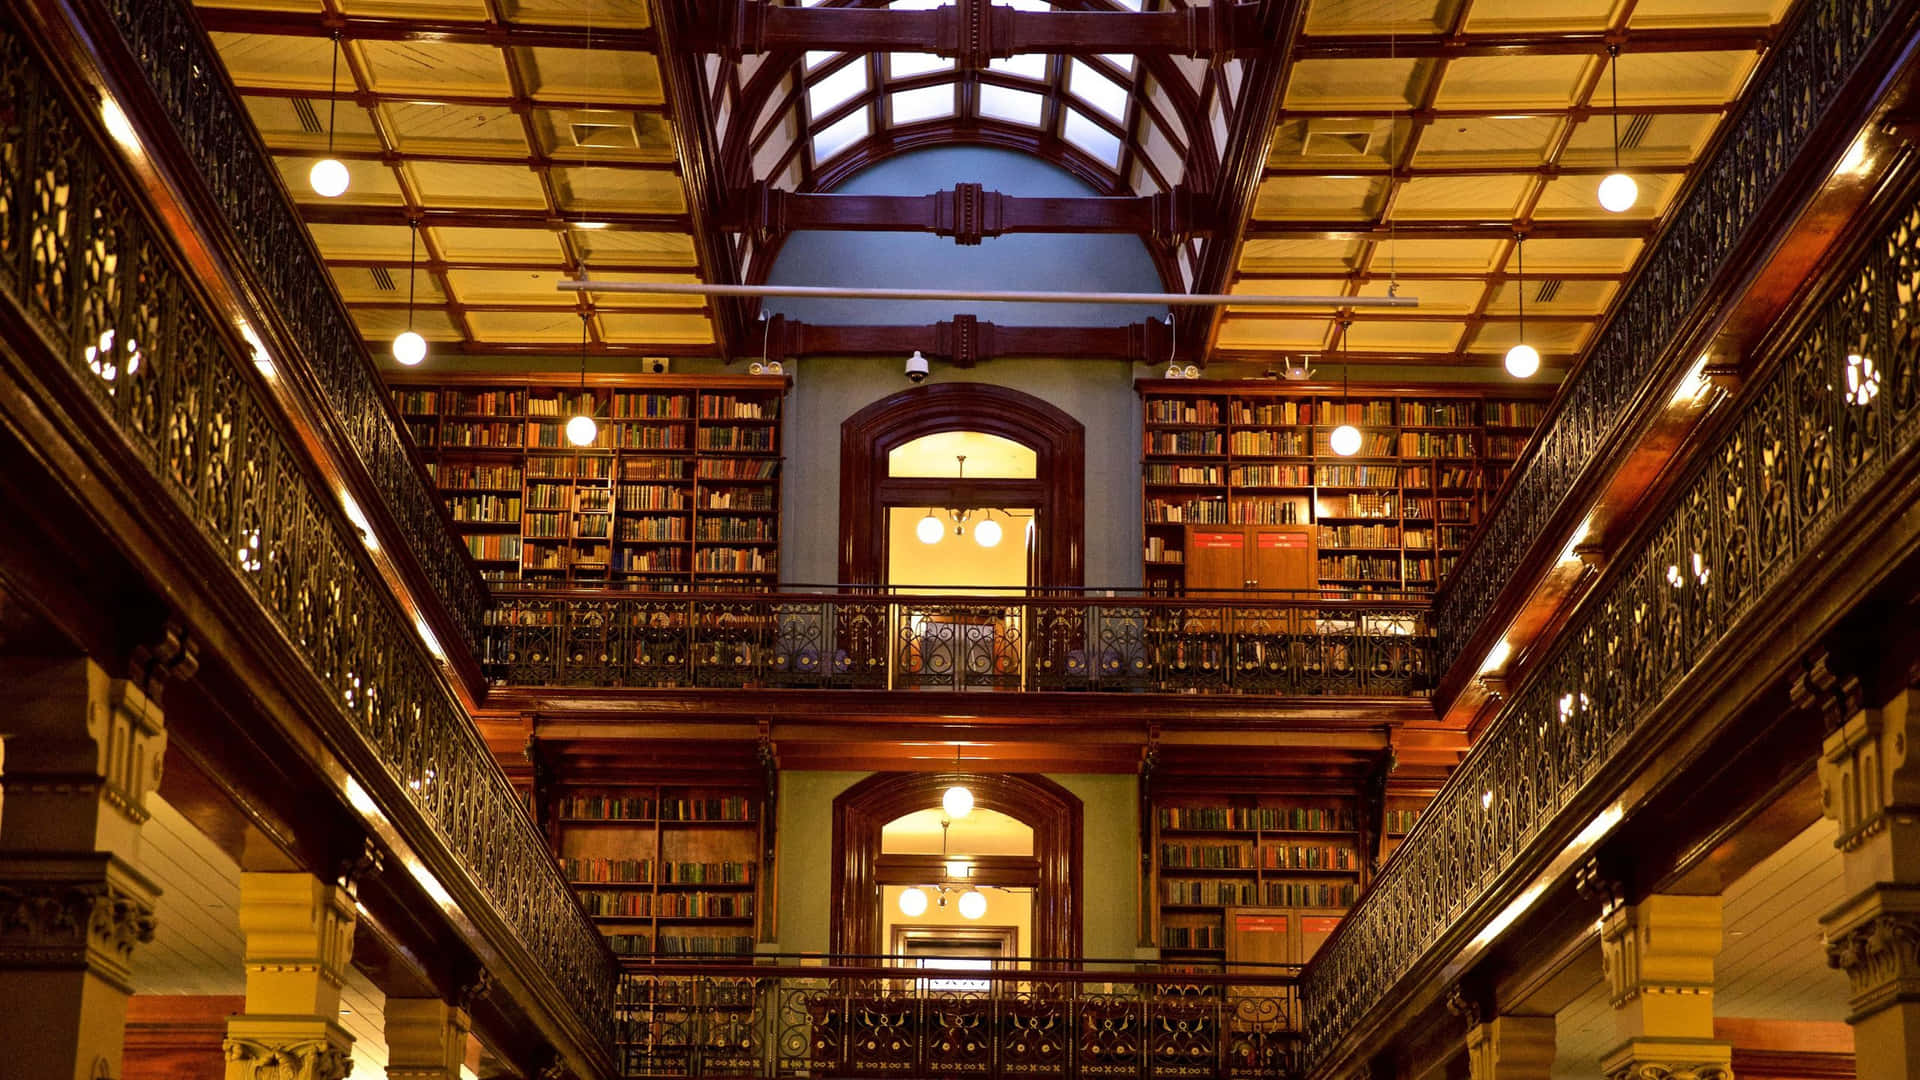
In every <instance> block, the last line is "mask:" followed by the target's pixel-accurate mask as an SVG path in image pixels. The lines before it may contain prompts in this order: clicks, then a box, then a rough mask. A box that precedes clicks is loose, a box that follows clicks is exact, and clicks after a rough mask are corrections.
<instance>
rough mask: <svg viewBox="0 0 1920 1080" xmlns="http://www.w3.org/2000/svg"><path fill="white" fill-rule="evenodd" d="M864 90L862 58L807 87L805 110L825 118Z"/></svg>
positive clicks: (863, 61) (865, 74)
mask: <svg viewBox="0 0 1920 1080" xmlns="http://www.w3.org/2000/svg"><path fill="white" fill-rule="evenodd" d="M866 88H867V62H866V59H865V58H864V57H862V58H858V59H855V60H854V61H853V62H852V63H850V64H848V65H847V66H845V67H843V68H841V69H839V70H838V71H835V72H834V73H833V74H831V75H828V76H826V77H824V78H821V79H819V80H817V81H815V82H814V84H813V85H812V86H809V87H807V109H808V111H809V112H811V113H812V114H813V115H814V116H825V115H826V114H827V113H830V112H832V111H833V110H834V109H836V108H838V107H839V106H841V105H845V104H846V103H847V102H848V101H850V100H852V99H853V97H854V96H855V95H856V94H860V93H862V92H864V91H865V90H866Z"/></svg>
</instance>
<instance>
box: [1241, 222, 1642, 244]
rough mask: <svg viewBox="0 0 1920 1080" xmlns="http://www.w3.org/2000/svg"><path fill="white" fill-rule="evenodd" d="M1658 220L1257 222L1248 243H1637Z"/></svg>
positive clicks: (1250, 230) (1251, 226)
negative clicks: (1518, 238) (1516, 239)
mask: <svg viewBox="0 0 1920 1080" xmlns="http://www.w3.org/2000/svg"><path fill="white" fill-rule="evenodd" d="M1658 227H1659V222H1657V221H1535V222H1513V221H1399V222H1395V223H1393V224H1392V225H1391V226H1389V225H1387V224H1385V223H1379V222H1369V221H1256V222H1253V223H1252V224H1251V225H1249V226H1247V232H1246V235H1247V237H1248V238H1249V239H1255V238H1262V237H1280V236H1284V237H1290V238H1294V239H1303V240H1312V239H1325V240H1346V239H1355V238H1358V239H1363V240H1386V239H1388V238H1390V237H1398V238H1400V239H1402V240H1511V239H1513V236H1514V234H1515V233H1524V234H1525V235H1526V237H1527V239H1529V240H1639V239H1645V238H1647V237H1650V236H1652V235H1653V233H1654V230H1655V229H1656V228H1658Z"/></svg>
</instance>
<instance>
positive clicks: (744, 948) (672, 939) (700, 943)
mask: <svg viewBox="0 0 1920 1080" xmlns="http://www.w3.org/2000/svg"><path fill="white" fill-rule="evenodd" d="M752 951H753V938H752V937H750V936H748V935H745V934H729V935H710V934H661V935H660V951H659V953H658V955H660V956H710V955H714V954H724V953H749V952H752Z"/></svg>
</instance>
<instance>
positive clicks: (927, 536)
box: [913, 510, 947, 544]
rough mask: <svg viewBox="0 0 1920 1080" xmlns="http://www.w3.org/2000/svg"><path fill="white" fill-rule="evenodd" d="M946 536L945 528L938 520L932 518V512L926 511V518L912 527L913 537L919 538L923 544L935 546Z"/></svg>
mask: <svg viewBox="0 0 1920 1080" xmlns="http://www.w3.org/2000/svg"><path fill="white" fill-rule="evenodd" d="M946 534H947V527H946V526H945V525H942V524H940V519H939V518H937V517H934V516H933V511H932V510H928V511H927V516H926V517H923V518H921V519H920V523H919V524H918V525H915V526H914V527H913V535H915V536H917V537H919V538H920V542H921V543H923V544H937V543H939V542H940V538H941V537H942V536H945V535H946Z"/></svg>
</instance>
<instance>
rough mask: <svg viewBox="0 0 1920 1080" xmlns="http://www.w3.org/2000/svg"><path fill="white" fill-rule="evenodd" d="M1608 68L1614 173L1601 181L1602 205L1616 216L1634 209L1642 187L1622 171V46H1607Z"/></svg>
mask: <svg viewBox="0 0 1920 1080" xmlns="http://www.w3.org/2000/svg"><path fill="white" fill-rule="evenodd" d="M1607 57H1608V60H1607V68H1608V70H1609V72H1610V73H1611V74H1612V76H1613V171H1612V172H1611V173H1608V174H1607V178H1606V179H1605V180H1602V181H1600V205H1601V207H1602V208H1604V209H1606V210H1609V211H1611V212H1613V213H1616V214H1624V213H1626V212H1627V211H1629V210H1631V209H1633V203H1634V200H1636V199H1638V198H1639V197H1640V185H1638V184H1636V183H1634V182H1633V177H1631V176H1628V175H1627V174H1626V173H1624V172H1621V171H1620V46H1618V45H1609V46H1607Z"/></svg>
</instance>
